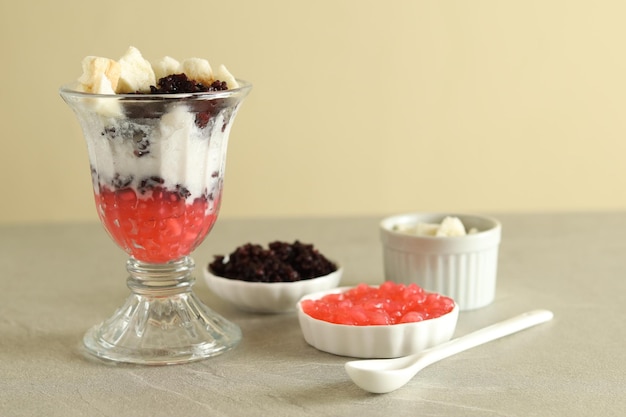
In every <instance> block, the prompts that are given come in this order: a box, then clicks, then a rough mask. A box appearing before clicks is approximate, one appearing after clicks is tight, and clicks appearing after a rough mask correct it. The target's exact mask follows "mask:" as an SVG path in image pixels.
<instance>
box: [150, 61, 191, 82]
mask: <svg viewBox="0 0 626 417" xmlns="http://www.w3.org/2000/svg"><path fill="white" fill-rule="evenodd" d="M152 69H153V70H154V77H155V78H156V80H157V81H158V80H160V79H161V78H163V77H167V76H168V75H172V74H180V73H181V72H183V70H182V67H181V65H180V62H178V61H177V60H175V59H174V58H172V57H171V56H165V57H163V58H161V59H160V60H159V61H156V62H154V63H153V64H152Z"/></svg>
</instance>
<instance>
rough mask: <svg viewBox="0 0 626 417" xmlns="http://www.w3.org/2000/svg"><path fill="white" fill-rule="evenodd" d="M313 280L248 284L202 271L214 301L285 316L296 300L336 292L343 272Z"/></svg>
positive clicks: (245, 309) (254, 311)
mask: <svg viewBox="0 0 626 417" xmlns="http://www.w3.org/2000/svg"><path fill="white" fill-rule="evenodd" d="M336 265H337V270H336V271H335V272H331V273H330V274H328V275H324V276H321V277H317V278H311V279H303V280H300V281H294V282H248V281H241V280H236V279H231V278H224V277H220V276H217V275H214V274H213V273H211V271H209V270H208V269H207V268H205V269H204V279H205V281H206V284H207V286H208V287H209V289H210V290H211V291H213V292H214V293H215V294H216V295H217V296H218V297H220V298H222V299H224V300H226V301H228V302H230V303H231V304H233V305H234V306H235V307H237V308H238V309H240V310H243V311H247V312H250V313H287V312H290V311H295V309H296V304H297V303H298V300H300V298H302V297H303V296H305V295H307V294H311V293H314V292H318V291H323V290H328V289H332V288H336V287H337V286H338V285H339V282H340V281H341V275H342V273H343V269H342V268H341V267H340V265H339V264H336Z"/></svg>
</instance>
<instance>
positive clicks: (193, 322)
mask: <svg viewBox="0 0 626 417" xmlns="http://www.w3.org/2000/svg"><path fill="white" fill-rule="evenodd" d="M127 268H128V270H129V272H130V273H131V276H130V277H129V278H128V286H129V288H130V289H131V291H132V294H131V295H130V296H129V297H128V298H127V300H126V303H125V304H124V306H122V307H121V308H120V309H118V310H117V311H116V312H115V314H114V315H113V316H112V317H111V318H109V319H108V320H106V321H104V322H103V323H101V324H100V325H97V326H95V327H93V328H91V329H90V330H89V331H88V332H87V333H86V334H85V336H84V338H83V344H84V346H85V348H86V349H87V352H89V353H91V354H92V355H95V356H97V357H99V358H102V359H107V360H111V361H115V362H126V363H135V364H143V365H170V364H178V363H187V362H193V361H197V360H201V359H205V358H209V357H212V356H216V355H219V354H221V353H223V352H226V351H228V350H230V349H232V348H233V347H235V346H236V345H237V344H238V343H239V342H240V340H241V330H240V329H239V327H238V326H237V325H235V324H234V323H231V322H230V321H228V320H226V319H225V318H224V317H222V316H221V315H219V314H217V313H216V312H214V311H213V310H211V309H210V308H208V307H207V306H205V305H204V304H203V303H202V302H201V301H200V300H199V299H198V298H197V297H196V295H195V294H194V293H193V292H192V291H191V285H192V284H193V278H191V276H190V274H189V272H190V270H191V269H192V268H193V261H191V259H190V258H183V259H182V260H179V261H177V262H172V263H168V264H166V265H150V264H142V263H141V262H138V261H136V260H134V259H131V260H129V262H128V265H127ZM172 270H174V271H176V273H177V274H178V275H179V277H178V278H176V277H174V278H172V272H171V271H172ZM168 271H169V272H168ZM142 274H143V276H142ZM181 277H182V278H181Z"/></svg>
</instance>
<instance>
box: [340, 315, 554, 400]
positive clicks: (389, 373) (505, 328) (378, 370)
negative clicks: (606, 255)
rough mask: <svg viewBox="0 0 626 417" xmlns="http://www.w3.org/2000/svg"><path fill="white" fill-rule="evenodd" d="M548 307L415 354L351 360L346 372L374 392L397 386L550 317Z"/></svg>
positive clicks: (396, 387) (381, 391) (356, 381)
mask: <svg viewBox="0 0 626 417" xmlns="http://www.w3.org/2000/svg"><path fill="white" fill-rule="evenodd" d="M553 316H554V315H553V314H552V312H551V311H548V310H533V311H529V312H527V313H524V314H520V315H519V316H515V317H513V318H510V319H508V320H504V321H501V322H499V323H496V324H493V325H491V326H488V327H485V328H483V329H480V330H477V331H475V332H472V333H469V334H467V335H465V336H462V337H459V338H457V339H453V340H450V341H448V342H445V343H442V344H440V345H437V346H434V347H432V348H430V349H426V350H423V351H422V352H419V353H416V354H414V355H409V356H404V357H401V358H394V359H368V360H358V361H350V362H347V363H346V365H345V368H346V372H348V375H349V376H350V378H351V379H352V381H354V383H355V384H357V385H358V386H359V387H361V388H363V389H364V390H366V391H369V392H373V393H376V394H384V393H387V392H391V391H394V390H397V389H398V388H400V387H402V386H403V385H404V384H406V383H407V382H409V381H410V380H411V378H413V377H414V376H415V375H416V374H417V373H418V372H419V371H420V370H422V369H424V368H425V367H427V366H428V365H430V364H433V363H435V362H437V361H439V360H441V359H444V358H447V357H448V356H452V355H454V354H456V353H459V352H463V351H464V350H468V349H471V348H473V347H476V346H479V345H482V344H483V343H487V342H490V341H492V340H495V339H499V338H501V337H504V336H507V335H510V334H512V333H516V332H519V331H520V330H524V329H527V328H529V327H532V326H535V325H537V324H541V323H544V322H546V321H549V320H551V319H552V317H553Z"/></svg>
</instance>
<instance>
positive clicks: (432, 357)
mask: <svg viewBox="0 0 626 417" xmlns="http://www.w3.org/2000/svg"><path fill="white" fill-rule="evenodd" d="M553 316H554V314H553V313H552V312H551V311H549V310H532V311H528V312H526V313H523V314H520V315H518V316H515V317H511V318H510V319H507V320H503V321H501V322H498V323H496V324H492V325H491V326H487V327H485V328H482V329H480V330H476V331H475V332H472V333H469V334H467V335H465V336H461V337H459V338H456V339H453V340H450V341H449V342H446V343H443V344H441V345H438V346H435V347H433V348H430V349H428V350H425V351H424V352H422V354H421V357H420V359H419V360H418V363H419V365H417V364H416V365H417V366H419V368H420V369H421V368H425V367H426V366H428V365H430V364H432V363H435V362H437V361H439V360H441V359H444V358H447V357H449V356H452V355H454V354H457V353H459V352H463V351H464V350H468V349H471V348H473V347H476V346H479V345H482V344H484V343H487V342H490V341H492V340H496V339H499V338H501V337H504V336H508V335H510V334H513V333H517V332H519V331H520V330H524V329H527V328H529V327H532V326H536V325H537V324H541V323H545V322H546V321H549V320H551V319H552V317H553Z"/></svg>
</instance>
